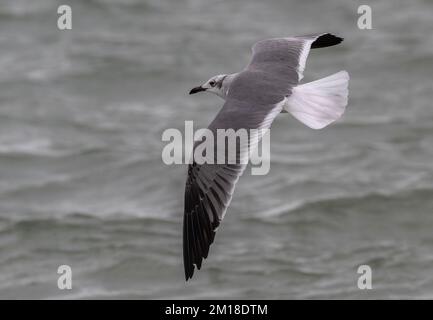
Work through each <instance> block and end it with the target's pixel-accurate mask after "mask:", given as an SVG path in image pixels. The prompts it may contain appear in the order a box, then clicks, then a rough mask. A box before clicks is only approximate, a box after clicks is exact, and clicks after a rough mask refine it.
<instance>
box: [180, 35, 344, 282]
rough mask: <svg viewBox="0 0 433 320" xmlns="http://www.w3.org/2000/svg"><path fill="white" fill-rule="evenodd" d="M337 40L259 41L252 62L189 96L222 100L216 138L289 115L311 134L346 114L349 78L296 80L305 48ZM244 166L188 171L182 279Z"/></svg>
mask: <svg viewBox="0 0 433 320" xmlns="http://www.w3.org/2000/svg"><path fill="white" fill-rule="evenodd" d="M342 41H343V38H340V37H337V36H335V35H332V34H330V33H323V34H316V35H308V36H297V37H290V38H273V39H265V40H262V41H259V42H257V43H255V44H254V45H253V47H252V57H251V60H250V62H249V64H248V65H247V67H246V68H245V69H244V70H242V71H241V72H238V73H234V74H223V75H217V76H214V77H212V78H210V79H209V80H208V81H206V82H205V83H204V84H202V85H200V86H198V87H195V88H193V89H192V90H191V91H190V94H195V93H198V92H211V93H213V94H216V95H218V96H220V97H221V98H223V99H224V100H225V103H224V105H223V107H222V108H221V110H220V111H219V112H218V114H217V116H216V117H215V119H214V120H213V121H212V122H211V124H210V125H209V127H208V129H209V130H210V131H211V132H213V133H214V134H215V135H216V130H217V129H234V130H238V129H269V128H270V126H271V124H272V122H273V120H274V119H275V117H276V116H277V115H278V114H279V113H280V112H287V113H290V114H292V115H293V116H294V117H295V118H296V119H298V120H299V121H300V122H302V123H303V124H305V125H306V126H308V127H310V128H312V129H322V128H324V127H326V126H327V125H329V124H330V123H332V122H334V121H335V120H337V119H338V118H340V117H341V116H342V114H343V113H344V111H345V108H346V106H347V101H348V92H349V91H348V84H349V74H348V73H347V72H346V71H340V72H337V73H335V74H333V75H331V76H328V77H325V78H322V79H319V80H316V81H313V82H309V83H305V84H300V81H301V79H302V78H303V72H304V69H305V63H306V60H307V56H308V54H309V52H310V49H317V48H325V47H330V46H334V45H337V44H339V43H340V42H342ZM250 139H251V138H250ZM256 140H257V139H256ZM252 144H254V143H252ZM196 147H197V144H195V145H194V149H195V148H196ZM242 152H245V151H242V150H240V151H239V153H242ZM238 156H239V154H238ZM245 166H246V164H241V163H234V164H229V163H222V164H221V163H218V164H217V163H215V164H210V163H209V164H208V163H202V164H198V163H197V162H195V161H194V160H193V161H192V163H191V164H190V165H189V166H188V177H187V181H186V186H185V211H184V219H183V259H184V268H185V279H186V280H188V279H190V278H192V276H193V274H194V269H195V267H196V268H197V269H199V270H200V268H201V265H202V261H203V259H206V258H207V256H208V253H209V247H210V245H211V244H212V243H213V241H214V238H215V232H216V230H217V228H218V226H219V225H220V223H221V221H222V219H223V217H224V215H225V213H226V210H227V208H228V206H229V204H230V201H231V198H232V195H233V192H234V188H235V184H236V182H237V181H238V179H239V177H240V176H241V175H242V173H243V171H244V169H245Z"/></svg>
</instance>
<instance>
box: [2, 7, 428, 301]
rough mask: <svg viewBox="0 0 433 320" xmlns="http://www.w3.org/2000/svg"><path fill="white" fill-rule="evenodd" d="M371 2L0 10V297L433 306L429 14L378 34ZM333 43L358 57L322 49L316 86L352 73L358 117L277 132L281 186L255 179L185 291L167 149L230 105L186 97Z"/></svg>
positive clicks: (179, 173) (314, 60)
mask: <svg viewBox="0 0 433 320" xmlns="http://www.w3.org/2000/svg"><path fill="white" fill-rule="evenodd" d="M68 2H69V4H70V5H71V7H72V30H70V31H59V30H58V29H57V18H58V15H57V7H58V6H59V5H61V4H67V3H68ZM360 4H361V3H360V2H358V1H354V0H351V1H347V0H330V1H326V2H325V1H312V0H303V1H285V0H277V1H259V0H253V1H250V0H249V1H246V0H239V1H222V0H212V1H210V0H207V1H202V0H171V1H170V0H123V1H120V0H118V1H115V0H91V1H90V0H73V1H57V0H39V1H26V0H3V1H1V3H0V298H8V299H18V298H21V299H23V298H24V299H27V298H36V299H50V298H55V299H75V298H77V299H90V298H102V299H113V298H121V299H124V298H132V299H162V298H175V299H193V298H194V299H206V298H210V299H212V298H219V299H338V298H343V299H347V298H349V299H376V298H381V299H396V298H409V299H411V298H429V299H430V298H433V105H432V101H433V92H432V89H433V87H432V74H433V52H432V48H433V38H432V37H431V30H433V19H432V18H431V14H432V10H433V3H432V2H431V1H427V0H413V1H403V0H393V1H391V0H384V1H380V3H379V2H378V1H374V2H373V1H372V3H371V6H372V9H373V29H372V30H360V29H358V27H357V19H358V14H357V8H358V5H360ZM363 4H364V3H363ZM323 31H329V32H333V33H335V34H338V35H341V36H343V37H344V38H345V41H344V42H343V44H342V45H340V46H337V47H333V48H329V49H321V50H315V51H313V52H312V53H311V55H310V57H309V60H308V63H307V68H306V71H305V81H312V80H315V79H318V78H320V77H323V76H327V75H329V74H332V73H334V72H337V71H339V70H342V69H345V70H348V71H349V73H350V75H351V82H350V102H349V106H348V108H347V112H346V114H345V116H344V117H343V118H342V119H341V120H340V121H338V122H337V123H336V124H335V125H332V126H330V127H329V128H327V129H325V130H321V131H314V130H310V129H308V128H306V127H304V126H303V125H302V124H300V123H298V122H297V121H296V120H295V119H294V118H291V117H289V116H288V115H287V114H282V115H280V116H278V118H277V119H276V121H275V122H274V125H273V127H272V130H271V144H272V145H271V169H270V172H269V174H268V175H266V176H251V175H250V173H249V172H250V171H249V170H247V171H246V173H245V174H244V176H243V177H242V178H241V179H240V181H239V183H238V185H237V189H236V192H235V195H234V198H233V201H232V203H231V206H230V208H229V210H228V212H227V215H226V217H225V219H224V221H223V223H222V225H221V227H220V228H219V230H218V233H217V236H216V240H215V242H214V244H213V245H212V247H211V251H210V255H209V258H208V259H207V260H205V262H204V264H203V267H202V270H200V271H199V272H196V273H195V275H194V277H193V279H192V280H190V281H188V282H187V283H186V282H185V281H184V275H183V265H182V235H181V232H182V218H183V192H184V184H185V179H186V166H185V165H176V166H166V165H164V164H163V162H162V160H161V152H162V149H163V147H164V146H165V144H164V143H163V142H162V141H161V135H162V132H163V131H164V130H165V129H167V128H180V129H181V128H183V127H184V121H185V120H193V121H194V125H195V127H196V128H199V127H206V126H207V125H208V124H209V123H210V121H211V120H212V119H213V117H214V116H215V115H216V113H217V111H218V110H219V108H220V107H221V105H222V101H221V100H220V99H219V98H217V97H215V96H210V95H204V94H202V95H197V96H189V95H188V91H189V89H191V88H192V87H194V86H196V85H199V84H200V83H202V82H204V81H205V80H207V79H208V78H210V77H211V76H212V75H215V74H221V73H232V72H236V71H238V70H241V69H242V68H243V67H244V66H245V65H246V63H247V62H248V59H249V57H250V47H251V45H252V44H253V43H254V42H255V41H257V40H260V39H263V38H267V37H278V36H291V35H302V34H308V33H316V32H323ZM64 264H67V265H69V266H71V268H72V274H73V276H72V283H73V288H72V290H59V289H58V287H57V279H58V277H59V275H58V274H57V268H58V266H60V265H64ZM363 264H367V265H369V266H370V267H371V268H372V272H373V277H372V283H373V289H372V290H359V289H358V287H357V280H358V277H359V274H357V269H358V266H360V265H363Z"/></svg>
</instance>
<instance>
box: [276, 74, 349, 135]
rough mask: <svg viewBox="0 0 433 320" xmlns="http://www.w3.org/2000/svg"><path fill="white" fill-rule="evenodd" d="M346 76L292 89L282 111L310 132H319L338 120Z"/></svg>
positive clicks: (343, 106) (345, 96)
mask: <svg viewBox="0 0 433 320" xmlns="http://www.w3.org/2000/svg"><path fill="white" fill-rule="evenodd" d="M348 87H349V74H348V73H347V72H346V71H340V72H337V73H335V74H333V75H331V76H329V77H326V78H322V79H319V80H316V81H313V82H309V83H305V84H302V85H299V86H297V87H294V88H293V90H292V95H291V96H290V97H289V98H288V99H287V103H286V104H285V106H284V109H285V110H286V111H287V112H290V113H291V114H292V115H293V116H294V117H295V118H296V119H298V120H299V121H301V122H302V123H303V124H305V125H306V126H308V127H310V128H312V129H322V128H324V127H326V126H327V125H329V124H330V123H332V122H334V121H335V120H337V119H338V118H340V117H341V116H342V115H343V113H344V111H345V109H346V106H347V99H348V95H349V89H348Z"/></svg>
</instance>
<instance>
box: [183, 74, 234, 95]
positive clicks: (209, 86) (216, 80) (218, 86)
mask: <svg viewBox="0 0 433 320" xmlns="http://www.w3.org/2000/svg"><path fill="white" fill-rule="evenodd" d="M226 76H227V75H225V74H219V75H217V76H214V77H212V78H210V79H209V80H208V81H206V82H205V83H203V84H202V85H200V86H198V87H195V88H192V89H191V91H190V92H189V94H194V93H197V92H202V91H203V92H204V91H206V92H212V93H214V94H216V95H218V96H220V97H223V98H224V97H225V95H226V93H225V92H224V89H225V88H224V85H223V82H224V79H225V78H226Z"/></svg>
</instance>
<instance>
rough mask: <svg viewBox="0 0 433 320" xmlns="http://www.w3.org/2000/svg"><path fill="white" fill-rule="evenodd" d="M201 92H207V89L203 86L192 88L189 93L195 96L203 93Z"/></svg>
mask: <svg viewBox="0 0 433 320" xmlns="http://www.w3.org/2000/svg"><path fill="white" fill-rule="evenodd" d="M201 91H206V88H203V87H202V86H200V87H195V88H192V89H191V91H190V92H189V94H194V93H197V92H201Z"/></svg>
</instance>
